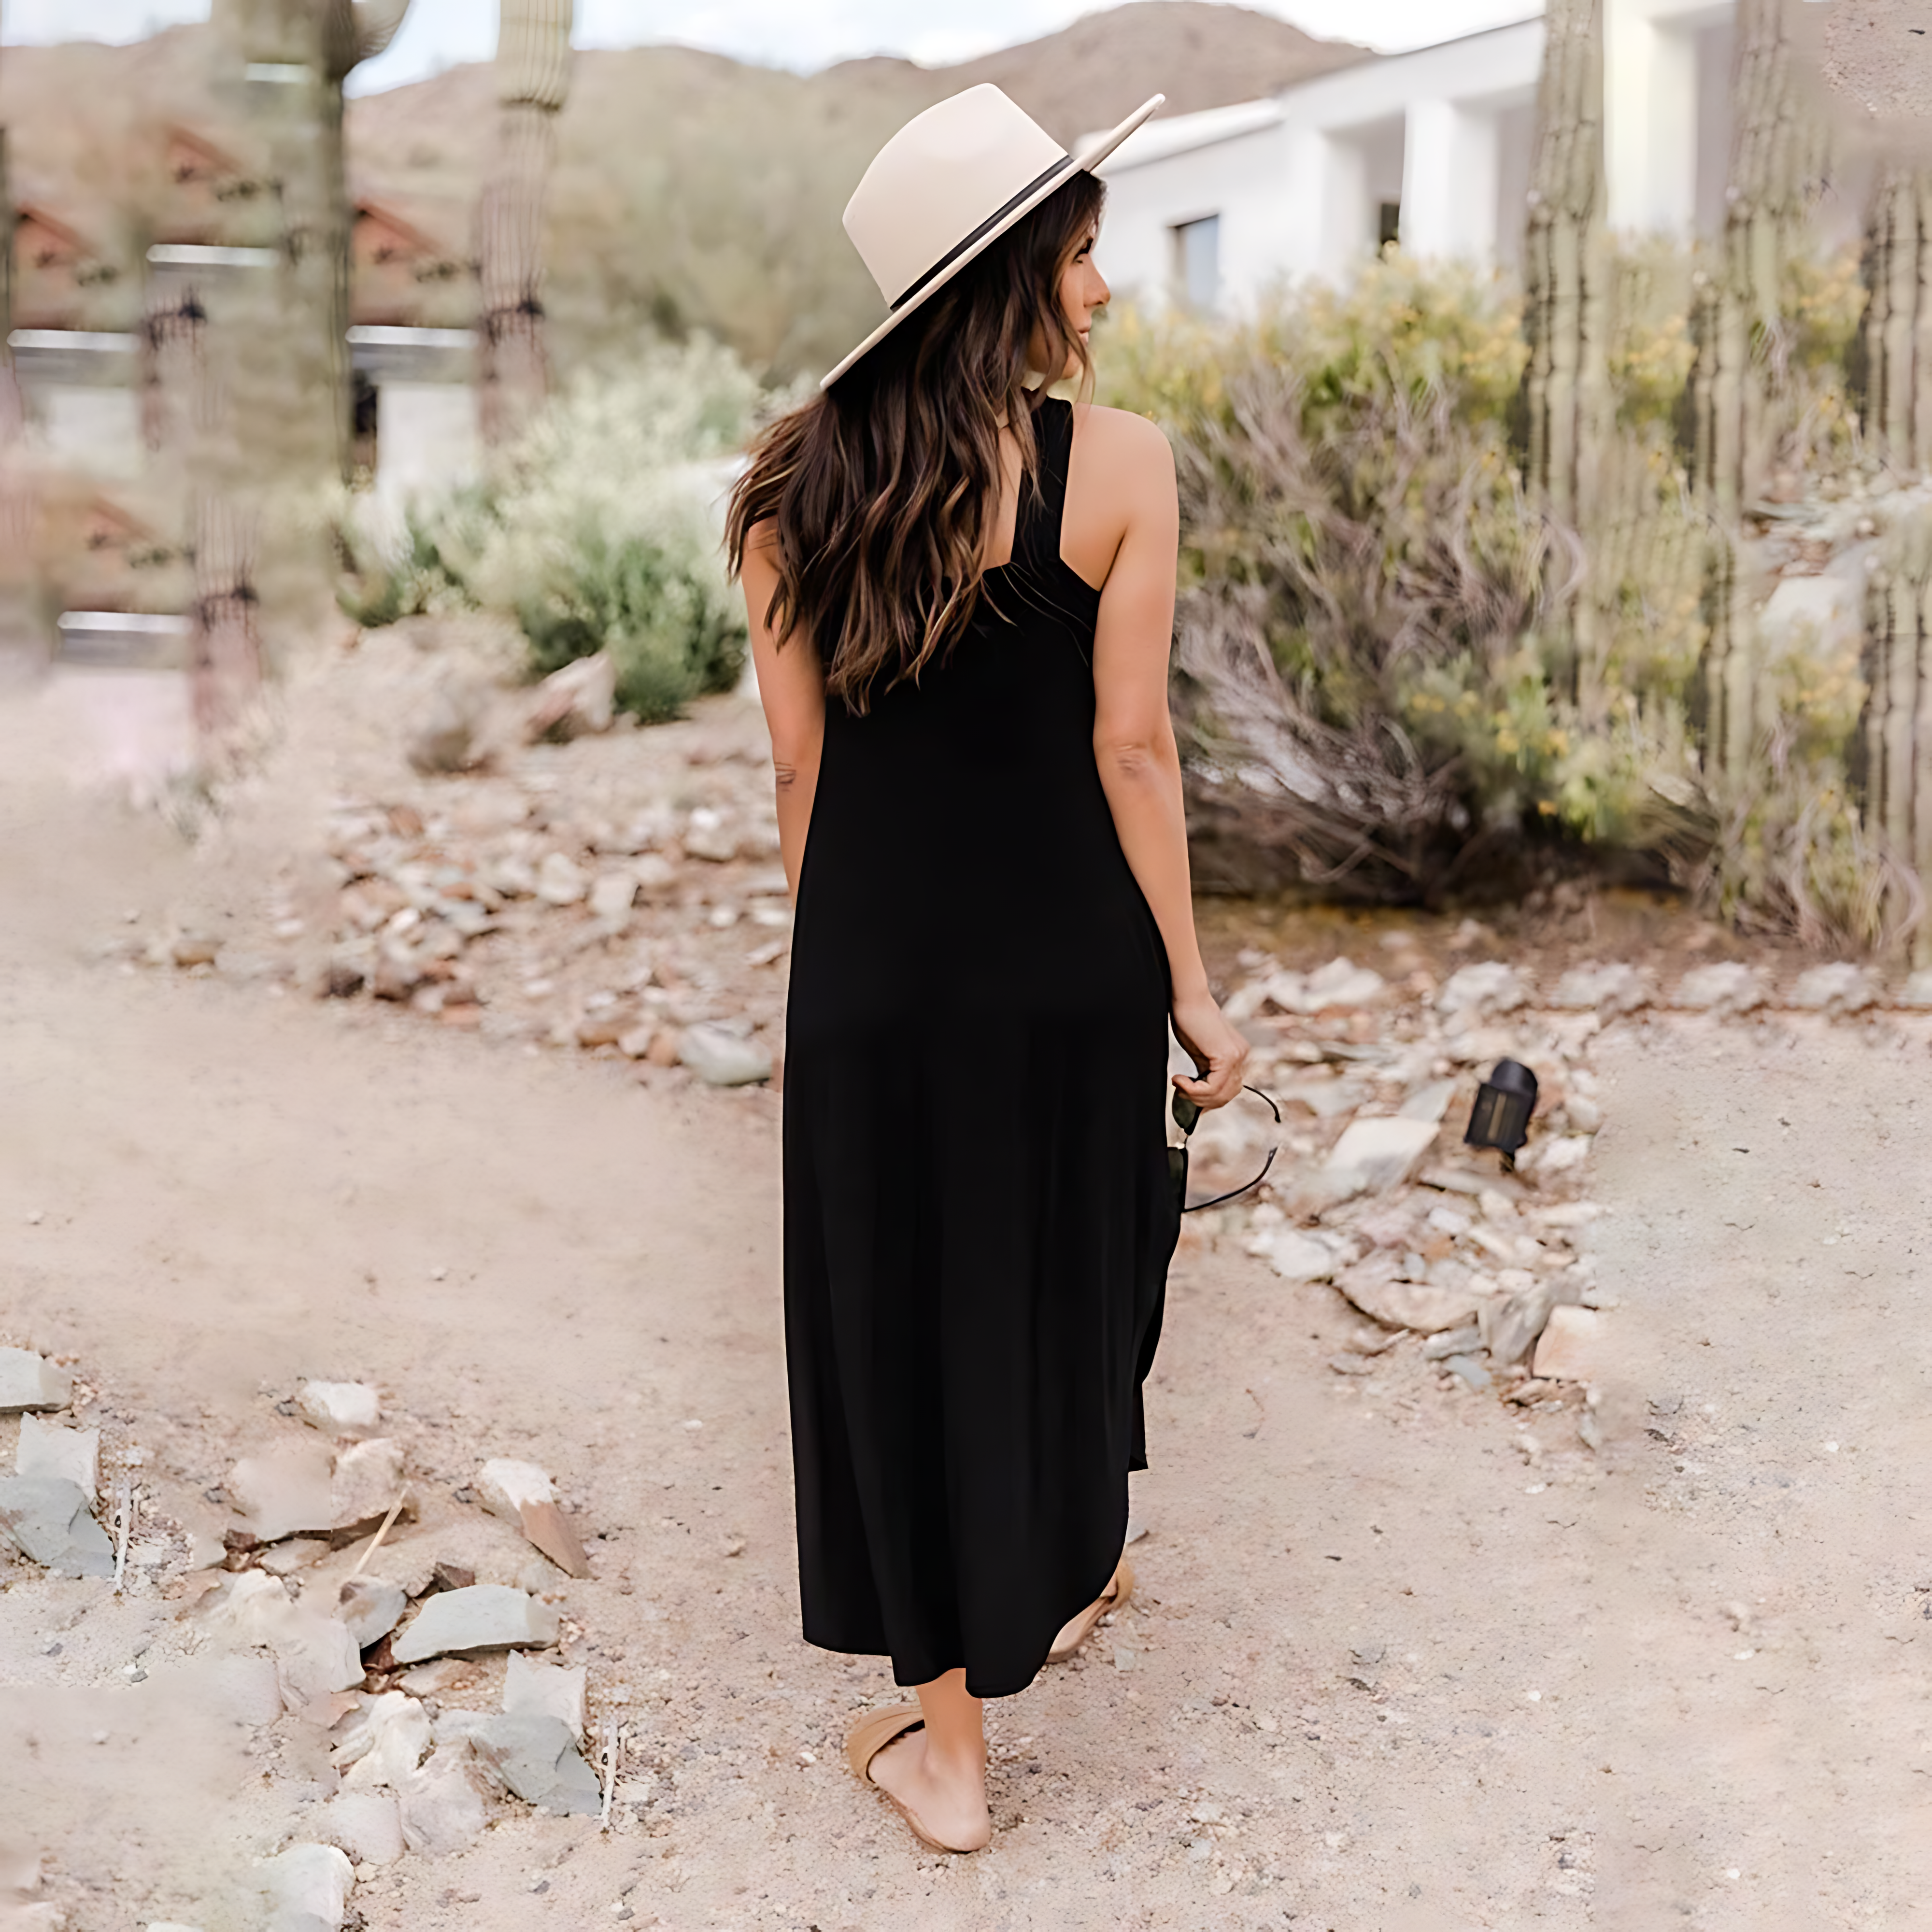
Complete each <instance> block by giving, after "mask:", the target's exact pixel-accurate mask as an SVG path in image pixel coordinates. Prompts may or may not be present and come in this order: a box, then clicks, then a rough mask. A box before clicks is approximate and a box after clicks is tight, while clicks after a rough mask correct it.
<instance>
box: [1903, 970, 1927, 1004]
mask: <svg viewBox="0 0 1932 1932" xmlns="http://www.w3.org/2000/svg"><path fill="white" fill-rule="evenodd" d="M1898 1004H1900V1006H1901V1007H1932V966H1921V967H1920V968H1919V969H1918V971H1917V972H1915V973H1914V974H1912V975H1911V977H1909V979H1907V980H1906V983H1905V984H1904V985H1903V986H1901V987H1900V989H1898Z"/></svg>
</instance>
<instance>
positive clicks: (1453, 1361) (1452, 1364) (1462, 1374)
mask: <svg viewBox="0 0 1932 1932" xmlns="http://www.w3.org/2000/svg"><path fill="white" fill-rule="evenodd" d="M1442 1366H1443V1367H1445V1369H1447V1370H1448V1371H1449V1373H1451V1375H1452V1376H1455V1377H1456V1378H1457V1380H1458V1381H1459V1382H1466V1383H1468V1384H1469V1387H1470V1388H1472V1389H1476V1390H1478V1391H1481V1390H1486V1389H1489V1388H1493V1387H1494V1386H1495V1385H1494V1382H1493V1379H1492V1377H1491V1376H1490V1372H1489V1370H1487V1369H1486V1368H1484V1366H1483V1365H1482V1364H1481V1362H1479V1361H1477V1360H1476V1358H1475V1356H1473V1355H1449V1356H1445V1358H1444V1359H1443V1363H1442Z"/></svg>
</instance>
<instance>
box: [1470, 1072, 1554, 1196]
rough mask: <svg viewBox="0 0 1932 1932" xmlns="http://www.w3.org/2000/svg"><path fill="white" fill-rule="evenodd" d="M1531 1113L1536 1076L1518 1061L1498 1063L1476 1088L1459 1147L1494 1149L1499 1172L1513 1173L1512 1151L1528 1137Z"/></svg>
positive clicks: (1534, 1101) (1513, 1153)
mask: <svg viewBox="0 0 1932 1932" xmlns="http://www.w3.org/2000/svg"><path fill="white" fill-rule="evenodd" d="M1535 1111H1536V1076H1535V1074H1534V1073H1531V1071H1530V1070H1529V1068H1528V1067H1526V1066H1524V1065H1523V1063H1522V1061H1520V1060H1499V1061H1497V1062H1496V1067H1495V1070H1494V1071H1493V1073H1491V1074H1490V1077H1489V1078H1488V1079H1487V1080H1485V1081H1484V1082H1483V1084H1482V1085H1481V1086H1480V1087H1478V1088H1477V1089H1476V1104H1475V1106H1473V1107H1472V1108H1471V1109H1470V1110H1469V1129H1468V1131H1467V1132H1466V1133H1464V1135H1463V1145H1465V1146H1466V1147H1488V1148H1496V1149H1497V1150H1498V1151H1499V1152H1500V1153H1501V1154H1502V1157H1503V1172H1505V1174H1514V1172H1516V1151H1517V1148H1520V1147H1521V1146H1522V1145H1523V1142H1525V1141H1526V1140H1527V1139H1529V1117H1530V1115H1532V1113H1534V1112H1535Z"/></svg>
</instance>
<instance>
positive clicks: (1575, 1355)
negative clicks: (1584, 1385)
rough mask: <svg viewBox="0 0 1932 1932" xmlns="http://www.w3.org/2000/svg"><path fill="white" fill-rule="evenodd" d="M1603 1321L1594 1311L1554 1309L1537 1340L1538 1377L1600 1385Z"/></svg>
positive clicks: (1587, 1309) (1536, 1364) (1536, 1367)
mask: <svg viewBox="0 0 1932 1932" xmlns="http://www.w3.org/2000/svg"><path fill="white" fill-rule="evenodd" d="M1603 1335H1604V1325H1603V1317H1602V1316H1601V1315H1600V1314H1598V1313H1597V1312H1596V1311H1595V1310H1593V1309H1589V1308H1575V1307H1561V1306H1559V1307H1554V1308H1552V1309H1551V1310H1550V1317H1549V1319H1548V1321H1547V1322H1545V1324H1544V1329H1543V1332H1542V1334H1541V1335H1539V1336H1538V1337H1537V1340H1536V1345H1535V1347H1536V1352H1535V1370H1536V1373H1537V1374H1538V1375H1539V1376H1547V1377H1550V1378H1553V1379H1556V1380H1557V1381H1559V1382H1598V1381H1600V1380H1601V1379H1602V1375H1603V1366H1604V1365H1603V1354H1602V1349H1603Z"/></svg>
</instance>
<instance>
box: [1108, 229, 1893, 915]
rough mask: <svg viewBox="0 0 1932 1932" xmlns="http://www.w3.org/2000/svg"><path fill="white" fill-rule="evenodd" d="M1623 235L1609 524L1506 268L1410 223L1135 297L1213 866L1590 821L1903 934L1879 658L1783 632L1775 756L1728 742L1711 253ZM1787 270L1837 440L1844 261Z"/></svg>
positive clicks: (1187, 743)
mask: <svg viewBox="0 0 1932 1932" xmlns="http://www.w3.org/2000/svg"><path fill="white" fill-rule="evenodd" d="M1611 267H1612V271H1613V272H1612V275H1611V278H1610V299H1609V301H1608V302H1607V305H1606V326H1607V339H1606V344H1605V349H1606V363H1607V377H1608V380H1609V386H1610V399H1611V401H1612V402H1613V405H1614V419H1615V422H1616V433H1615V434H1613V436H1610V437H1607V438H1606V439H1605V440H1604V446H1602V447H1601V449H1599V450H1598V452H1597V454H1596V456H1595V458H1594V459H1593V469H1592V504H1591V506H1590V509H1589V526H1588V540H1587V544H1586V541H1585V538H1583V536H1582V535H1580V534H1579V533H1578V532H1576V531H1574V530H1573V529H1568V528H1567V527H1565V526H1562V525H1560V524H1559V523H1556V522H1554V521H1553V520H1551V519H1550V517H1547V515H1545V514H1542V513H1541V511H1539V510H1538V508H1536V507H1535V505H1533V504H1532V503H1531V502H1529V501H1528V500H1527V499H1526V496H1525V493H1524V489H1523V482H1522V479H1521V475H1520V470H1519V469H1518V467H1517V463H1516V460H1515V459H1514V454H1513V449H1512V443H1511V437H1510V434H1509V431H1510V428H1511V422H1512V413H1513V410H1514V405H1515V400H1516V397H1517V392H1518V384H1519V383H1520V377H1521V373H1522V370H1523V349H1522V344H1521V341H1520V331H1519V326H1518V321H1519V317H1518V309H1517V302H1516V299H1515V297H1514V294H1513V293H1512V292H1511V290H1510V289H1509V288H1508V286H1507V285H1506V284H1504V283H1503V282H1502V281H1500V280H1499V279H1496V280H1484V279H1483V278H1479V277H1477V276H1475V275H1472V274H1471V273H1469V272H1466V271H1463V270H1454V269H1445V270H1437V269H1424V268H1421V267H1418V266H1417V265H1415V264H1414V263H1409V262H1407V261H1405V260H1403V257H1401V256H1400V254H1398V253H1396V252H1394V251H1389V252H1388V253H1385V255H1384V256H1383V257H1382V258H1381V259H1380V260H1378V261H1377V262H1376V263H1373V265H1371V266H1370V267H1368V268H1367V269H1366V270H1365V271H1364V272H1363V274H1362V275H1361V276H1360V277H1359V278H1358V279H1357V280H1356V281H1355V283H1354V284H1352V286H1351V287H1349V290H1347V291H1346V292H1344V293H1336V292H1334V291H1331V290H1310V291H1304V292H1302V293H1299V294H1292V295H1290V296H1286V297H1284V298H1283V299H1281V300H1280V301H1279V302H1277V303H1275V304H1274V305H1273V306H1272V307H1271V308H1269V309H1268V310H1267V311H1265V313H1264V314H1262V315H1261V316H1259V317H1257V318H1256V319H1255V320H1252V321H1250V323H1247V324H1245V325H1240V326H1225V325H1224V326H1220V327H1219V328H1217V327H1215V326H1212V325H1209V324H1206V323H1202V322H1201V321H1199V320H1193V319H1188V318H1176V319H1175V320H1172V321H1169V320H1165V319H1163V320H1158V321H1156V320H1149V319H1148V318H1146V317H1133V316H1124V317H1122V318H1121V321H1120V322H1119V323H1117V324H1115V326H1113V328H1112V332H1111V334H1110V336H1109V340H1108V343H1107V353H1106V355H1105V356H1103V358H1102V368H1103V373H1104V375H1105V377H1106V392H1105V398H1106V400H1108V401H1113V402H1115V403H1118V404H1121V405H1123V406H1124V407H1130V408H1136V409H1139V410H1142V411H1143V412H1144V413H1147V414H1148V415H1150V416H1154V417H1155V418H1156V419H1157V420H1158V421H1160V422H1161V423H1162V424H1163V426H1164V427H1165V428H1166V429H1167V431H1168V432H1169V437H1170V439H1171V440H1172V443H1173V444H1174V446H1175V457H1176V465H1177V469H1178V475H1179V478H1180V482H1181V506H1182V551H1181V585H1180V596H1179V599H1178V607H1177V612H1176V625H1175V635H1176V649H1175V688H1174V699H1175V715H1176V719H1177V724H1178V729H1179V731H1180V734H1181V739H1182V742H1183V745H1184V757H1185V762H1186V767H1187V787H1188V794H1189V804H1190V817H1191V820H1192V822H1193V824H1194V826H1195V827H1196V831H1197V832H1198V833H1199V832H1205V833H1207V834H1209V835H1210V837H1209V838H1208V839H1207V840H1205V841H1202V846H1203V847H1204V848H1205V849H1202V851H1201V856H1202V859H1204V860H1205V863H1202V865H1200V867H1199V871H1200V872H1201V874H1202V877H1204V879H1205V880H1206V881H1207V882H1208V883H1214V881H1216V880H1217V878H1218V879H1220V880H1223V882H1225V883H1250V882H1253V881H1254V880H1256V877H1257V873H1256V868H1255V866H1254V865H1253V863H1252V862H1250V861H1251V860H1252V859H1253V856H1254V855H1256V854H1259V855H1261V856H1262V859H1263V860H1264V861H1265V864H1266V865H1268V866H1270V867H1272V868H1273V869H1274V875H1275V876H1277V877H1279V876H1280V872H1281V871H1283V870H1284V869H1286V870H1287V871H1289V872H1290V873H1291V874H1298V875H1299V876H1300V877H1301V878H1302V879H1304V880H1307V881H1309V882H1310V883H1319V884H1323V885H1327V886H1332V887H1335V888H1337V889H1342V890H1345V891H1347V892H1353V893H1358V894H1364V895H1370V896H1376V897H1382V898H1430V897H1433V896H1435V895H1439V894H1440V893H1442V892H1444V891H1445V890H1448V889H1454V888H1456V887H1457V886H1464V885H1467V884H1469V883H1473V882H1474V881H1475V880H1477V879H1478V877H1484V876H1487V875H1492V874H1494V873H1495V872H1496V869H1497V868H1498V867H1499V865H1500V862H1502V860H1504V859H1506V858H1508V857H1509V856H1511V855H1513V854H1514V855H1515V856H1521V855H1523V853H1526V851H1528V850H1529V849H1530V848H1531V847H1532V846H1534V845H1536V844H1540V843H1542V842H1544V841H1570V842H1572V843H1574V844H1579V845H1583V846H1589V847H1597V848H1599V849H1604V850H1620V851H1632V850H1634V851H1637V852H1640V853H1645V854H1647V855H1649V858H1650V859H1651V861H1652V862H1653V863H1654V864H1655V866H1656V867H1658V868H1660V869H1661V870H1664V871H1667V872H1668V873H1669V874H1670V875H1673V876H1674V877H1676V878H1677V879H1679V880H1680V881H1682V883H1684V884H1685V886H1686V887H1687V888H1688V889H1690V890H1691V892H1693V893H1694V894H1695V895H1697V897H1698V898H1699V899H1700V901H1702V902H1703V903H1704V904H1706V905H1707V906H1709V907H1710V908H1711V909H1712V910H1715V911H1716V912H1718V913H1720V914H1721V915H1722V916H1724V917H1726V918H1727V919H1730V920H1731V921H1732V922H1734V923H1736V924H1737V925H1739V926H1742V927H1746V928H1751V929H1761V930H1765V931H1772V932H1780V933H1784V934H1787V935H1792V936H1794V937H1796V938H1799V940H1801V941H1803V942H1804V943H1805V944H1811V945H1815V946H1820V947H1823V946H1838V947H1850V948H1863V947H1873V946H1877V945H1879V944H1884V943H1885V942H1886V941H1888V939H1890V938H1892V937H1894V936H1895V935H1896V934H1897V932H1898V931H1899V930H1900V921H1901V919H1904V918H1908V917H1913V916H1916V913H1915V907H1916V905H1917V898H1916V888H1915V886H1914V885H1913V884H1912V882H1911V880H1910V879H1909V874H1904V873H1903V871H1902V868H1900V867H1899V866H1898V865H1897V863H1896V862H1894V860H1893V859H1891V858H1890V857H1889V856H1888V855H1887V853H1885V850H1884V848H1883V841H1882V839H1881V838H1879V836H1878V835H1876V833H1875V832H1873V831H1872V830H1870V829H1869V828H1868V827H1867V826H1866V825H1865V824H1864V823H1863V822H1862V821H1861V816H1860V814H1859V811H1858V808H1857V805H1856V803H1855V793H1854V790H1853V788H1852V784H1850V782H1849V777H1848V773H1849V770H1850V763H1849V752H1850V750H1851V748H1852V744H1853V742H1854V739H1855V732H1856V727H1857V719H1858V707H1859V704H1860V703H1861V686H1860V685H1859V683H1858V675H1857V672H1858V667H1857V665H1856V664H1855V662H1853V661H1851V660H1850V659H1849V658H1846V660H1845V661H1842V662H1841V661H1838V659H1836V658H1827V657H1826V656H1825V655H1821V653H1820V651H1819V650H1818V649H1817V648H1816V647H1815V646H1812V645H1811V644H1809V643H1807V644H1805V645H1804V646H1802V647H1800V646H1796V645H1794V646H1791V647H1790V649H1787V650H1786V651H1785V652H1784V653H1783V654H1782V655H1778V656H1777V657H1775V658H1774V659H1772V660H1771V661H1764V662H1760V663H1759V664H1757V666H1756V667H1755V676H1754V716H1755V718H1756V719H1757V730H1756V733H1755V736H1754V742H1753V745H1752V747H1751V755H1750V756H1749V757H1748V759H1747V760H1745V763H1744V764H1743V766H1742V767H1741V768H1740V769H1737V770H1735V771H1731V772H1724V771H1722V770H1720V769H1718V767H1717V765H1716V763H1715V761H1712V760H1706V757H1705V756H1704V753H1703V748H1702V746H1701V745H1700V742H1699V736H1698V727H1697V713H1698V709H1699V705H1698V700H1699V699H1700V697H1701V694H1702V685H1703V679H1704V676H1705V675H1706V671H1705V665H1704V655H1705V652H1706V647H1707V645H1708V643H1709V622H1710V616H1711V610H1712V596H1713V594H1714V592H1713V586H1714V585H1715V584H1718V583H1721V582H1724V583H1728V581H1729V580H1730V575H1731V574H1734V571H1735V563H1734V561H1733V559H1732V558H1731V557H1730V553H1729V550H1728V547H1727V546H1728V542H1729V539H1727V538H1725V537H1724V536H1723V535H1721V533H1720V532H1718V531H1717V530H1716V529H1715V527H1714V526H1712V523H1711V522H1710V520H1709V517H1708V515H1707V514H1706V511H1705V510H1704V508H1703V506H1702V505H1700V504H1699V503H1698V502H1695V501H1694V499H1693V497H1692V495H1691V490H1690V489H1689V487H1688V484H1687V481H1686V479H1685V475H1684V472H1683V469H1682V460H1681V455H1680V451H1679V443H1678V437H1679V433H1680V431H1681V428H1682V422H1683V410H1684V407H1685V403H1684V399H1685V386H1686V384H1687V383H1688V380H1690V378H1691V374H1692V373H1693V362H1694V355H1695V350H1694V344H1693V341H1692V332H1691V328H1690V326H1689V323H1688V320H1687V316H1688V312H1689V308H1690V305H1691V300H1692V297H1693V283H1692V262H1691V257H1690V256H1689V255H1688V253H1687V252H1686V251H1682V250H1681V249H1673V248H1671V247H1670V246H1669V245H1664V244H1641V245H1629V246H1628V247H1626V248H1623V249H1622V250H1621V251H1619V253H1618V254H1617V255H1616V257H1615V258H1614V259H1613V262H1612V263H1611ZM1790 279H1791V281H1792V284H1793V290H1794V293H1793V317H1792V320H1790V325H1789V327H1788V328H1787V331H1786V333H1785V336H1784V350H1785V351H1786V353H1787V365H1786V368H1785V371H1784V380H1785V382H1786V384H1787V393H1788V394H1790V393H1796V392H1797V391H1798V390H1799V389H1800V388H1802V387H1803V386H1805V385H1809V386H1810V387H1809V388H1808V389H1805V395H1807V396H1808V398H1810V399H1811V400H1810V401H1808V402H1807V403H1806V404H1805V408H1806V409H1808V410H1810V411H1811V416H1810V417H1809V419H1808V420H1809V422H1810V424H1811V431H1815V432H1816V434H1817V435H1818V436H1819V437H1821V438H1823V439H1824V440H1826V441H1828V442H1829V440H1830V439H1831V438H1832V437H1834V436H1835V435H1836V434H1837V431H1835V429H1833V428H1832V421H1833V419H1832V415H1831V412H1832V409H1833V408H1835V407H1837V405H1836V404H1834V403H1833V402H1832V398H1833V397H1834V396H1835V395H1841V393H1842V377H1843V368H1844V362H1843V356H1844V351H1845V349H1846V345H1847V344H1848V343H1849V340H1850V335H1851V328H1852V324H1851V321H1850V320H1849V317H1850V314H1851V309H1850V306H1849V298H1848V296H1847V294H1846V284H1845V281H1844V278H1843V266H1842V265H1841V264H1835V263H1807V264H1802V265H1799V266H1796V267H1794V269H1793V271H1792V275H1791V278H1790ZM1835 386H1836V387H1835ZM1800 416H1801V417H1802V411H1801V412H1800ZM1794 420H1797V419H1796V418H1795V419H1794ZM1223 850H1226V852H1227V853H1235V854H1238V855H1240V856H1238V857H1233V858H1225V859H1224V858H1223V857H1222V856H1220V854H1221V853H1222V852H1223Z"/></svg>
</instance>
